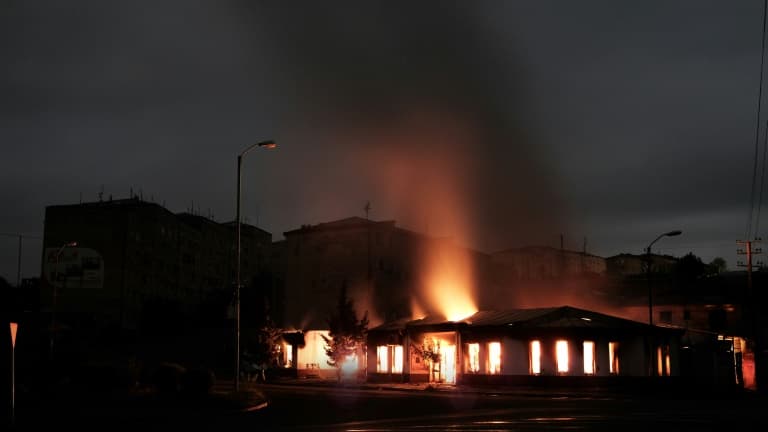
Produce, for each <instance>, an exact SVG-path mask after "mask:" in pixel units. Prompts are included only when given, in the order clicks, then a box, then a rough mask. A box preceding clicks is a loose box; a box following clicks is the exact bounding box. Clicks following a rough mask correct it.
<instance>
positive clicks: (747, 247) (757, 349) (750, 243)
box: [736, 238, 763, 389]
mask: <svg viewBox="0 0 768 432" xmlns="http://www.w3.org/2000/svg"><path fill="white" fill-rule="evenodd" d="M761 241H762V240H761V239H760V238H756V239H755V240H737V241H736V244H738V245H743V247H739V248H738V249H736V253H737V254H738V255H746V256H747V262H746V263H745V262H743V261H738V262H737V264H736V265H737V266H739V267H746V268H747V295H746V298H745V301H743V306H742V307H744V308H746V307H747V305H749V309H750V310H749V321H750V323H749V324H750V327H751V332H752V338H753V339H752V340H753V342H754V345H753V348H752V352H753V353H754V356H755V357H754V358H755V383H756V384H757V386H758V389H759V388H760V384H759V383H758V380H759V375H760V372H761V370H760V369H761V368H760V366H761V363H762V361H761V360H762V358H761V357H762V353H761V350H762V348H761V346H762V343H761V342H762V341H761V340H760V338H761V335H760V334H758V325H757V306H756V304H757V303H756V301H757V299H756V298H755V291H754V288H753V286H752V268H753V267H754V265H753V264H752V256H753V255H759V254H761V253H762V252H763V250H762V248H759V247H754V246H755V244H756V243H760V242H761ZM753 247H754V249H753ZM762 264H763V263H762V262H760V261H758V262H757V263H756V265H757V267H762Z"/></svg>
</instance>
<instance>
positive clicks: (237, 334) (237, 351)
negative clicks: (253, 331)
mask: <svg viewBox="0 0 768 432" xmlns="http://www.w3.org/2000/svg"><path fill="white" fill-rule="evenodd" d="M256 147H260V148H265V149H273V148H275V147H277V144H275V142H274V141H272V140H268V141H262V142H259V143H256V144H252V145H250V146H249V147H248V148H246V149H245V150H243V151H242V152H241V153H240V154H239V155H237V215H236V219H237V221H236V223H235V225H236V231H237V234H236V236H237V258H236V259H235V269H236V270H235V379H234V381H235V391H239V390H240V189H241V188H240V181H241V178H242V176H241V169H242V165H243V157H244V156H245V155H246V154H247V153H248V152H249V151H251V150H253V149H254V148H256Z"/></svg>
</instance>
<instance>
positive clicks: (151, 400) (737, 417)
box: [6, 381, 768, 432]
mask: <svg viewBox="0 0 768 432" xmlns="http://www.w3.org/2000/svg"><path fill="white" fill-rule="evenodd" d="M227 388H229V386H226V385H219V386H218V390H217V393H216V397H208V398H180V397H159V396H158V395H132V396H130V397H127V396H125V395H98V394H90V395H74V394H73V395H66V394H62V395H58V397H59V398H58V399H57V400H53V399H50V400H47V401H45V402H44V403H42V402H41V403H39V404H37V405H34V404H28V405H27V406H25V407H19V408H21V409H20V411H19V412H18V415H17V419H16V420H17V421H16V425H15V429H17V430H41V429H48V428H50V427H55V428H56V429H59V430H64V429H69V428H70V427H71V428H74V429H76V430H133V431H146V430H236V429H237V430H243V431H246V430H249V431H251V430H277V431H281V430H282V431H305V430H307V431H308V430H319V431H323V430H332V431H335V430H338V431H390V430H413V431H444V430H459V431H461V430H499V431H501V430H504V431H507V430H508V431H541V430H586V431H612V432H625V431H635V430H637V431H640V430H642V431H651V432H655V431H659V430H674V431H701V430H713V431H714V430H718V431H726V430H734V429H739V428H741V429H746V430H766V427H768V420H767V419H768V403H767V402H768V400H767V399H766V398H764V397H761V396H758V395H755V394H751V393H744V392H742V393H727V394H700V393H689V394H674V395H672V394H664V393H650V394H649V393H642V394H627V393H622V394H619V393H615V392H601V391H561V390H556V389H550V390H547V389H535V390H531V391H524V390H521V389H490V388H486V389H477V388H454V387H446V388H440V389H424V388H423V387H416V386H412V387H408V386H401V387H387V388H383V387H382V388H378V387H374V386H346V387H345V386H336V385H332V384H329V383H314V384H312V383H302V382H296V381H294V382H290V383H287V382H284V383H280V384H267V385H264V384H261V385H248V386H246V391H244V392H242V393H241V394H240V395H233V394H231V393H230V394H227V393H226V389H227ZM222 389H223V390H222ZM236 396H237V397H236ZM264 401H268V405H267V406H266V408H264V404H263V402H264ZM6 424H7V423H6Z"/></svg>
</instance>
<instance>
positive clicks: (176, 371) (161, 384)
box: [152, 363, 185, 393]
mask: <svg viewBox="0 0 768 432" xmlns="http://www.w3.org/2000/svg"><path fill="white" fill-rule="evenodd" d="M184 372H185V369H184V367H183V366H181V365H178V364H176V363H161V364H160V365H159V366H158V367H157V369H155V372H154V373H153V374H152V385H154V387H155V390H157V391H158V392H159V393H176V392H178V391H179V389H180V388H181V378H182V375H183V374H184Z"/></svg>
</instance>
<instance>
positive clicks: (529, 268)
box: [491, 246, 606, 280]
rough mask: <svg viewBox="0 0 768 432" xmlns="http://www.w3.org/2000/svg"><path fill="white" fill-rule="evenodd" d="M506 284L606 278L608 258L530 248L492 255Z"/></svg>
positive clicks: (550, 248) (568, 251)
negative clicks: (512, 282) (593, 277)
mask: <svg viewBox="0 0 768 432" xmlns="http://www.w3.org/2000/svg"><path fill="white" fill-rule="evenodd" d="M491 258H492V260H493V262H494V263H495V264H496V265H498V266H499V267H500V268H501V271H503V273H504V277H505V280H546V279H561V278H569V277H574V276H583V275H605V273H606V260H605V258H602V257H599V256H596V255H592V254H588V253H586V252H576V251H571V250H565V249H556V248H553V247H548V246H527V247H522V248H515V249H506V250H503V251H499V252H494V253H492V254H491Z"/></svg>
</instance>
